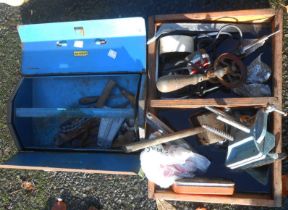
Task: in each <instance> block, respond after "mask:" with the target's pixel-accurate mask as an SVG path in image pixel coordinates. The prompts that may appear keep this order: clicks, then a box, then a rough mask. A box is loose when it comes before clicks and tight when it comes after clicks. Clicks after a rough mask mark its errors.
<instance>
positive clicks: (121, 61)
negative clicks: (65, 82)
mask: <svg viewBox="0 0 288 210" xmlns="http://www.w3.org/2000/svg"><path fill="white" fill-rule="evenodd" d="M18 32H19V35H20V39H21V42H22V45H23V47H22V50H23V52H22V70H21V71H22V74H23V75H40V74H44V75H49V74H55V75H57V74H84V73H114V72H117V73H119V72H123V73H125V72H130V73H131V72H143V71H145V66H146V29H145V20H144V19H143V18H140V17H135V18H118V19H105V20H89V21H75V22H61V23H45V24H34V25H21V26H19V27H18Z"/></svg>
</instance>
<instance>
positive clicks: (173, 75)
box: [149, 24, 280, 98]
mask: <svg viewBox="0 0 288 210" xmlns="http://www.w3.org/2000/svg"><path fill="white" fill-rule="evenodd" d="M219 26H220V25H219ZM242 29H245V27H242ZM171 30H172V29H169V30H168V32H164V33H163V34H161V35H157V36H156V37H155V38H154V39H153V41H155V40H156V39H159V46H160V47H159V50H160V51H159V53H158V54H157V55H156V57H157V59H158V65H157V70H156V74H157V75H156V78H157V81H156V87H157V89H158V91H159V92H160V93H161V95H160V97H161V98H166V97H167V98H169V97H171V98H175V97H176V98H177V96H178V97H179V98H189V97H192V96H193V95H194V96H195V95H196V96H199V97H203V96H205V94H207V93H210V92H212V91H214V92H215V91H218V90H222V89H223V88H224V89H223V91H226V90H231V92H233V93H235V94H237V95H240V96H241V95H244V96H245V91H244V88H246V90H247V91H246V92H251V94H252V93H254V95H253V96H255V94H256V96H267V94H269V93H270V92H271V91H269V90H268V89H267V87H268V88H269V85H267V84H266V83H265V84H261V85H260V84H259V83H256V82H253V83H248V84H246V80H247V81H249V79H250V78H248V77H247V73H248V72H247V65H246V63H245V62H244V60H245V58H246V57H248V56H249V55H250V54H252V53H253V52H255V51H256V50H257V49H258V48H259V47H261V46H263V45H264V44H265V43H266V41H267V40H268V39H269V38H270V37H272V36H274V35H275V34H277V33H279V32H280V31H279V30H278V31H275V32H273V33H271V34H268V35H265V36H263V37H261V38H259V39H247V38H244V37H245V36H244V35H245V34H243V32H242V30H241V27H239V26H236V25H231V24H227V25H225V24H224V25H221V27H219V31H218V32H212V33H211V32H207V33H206V34H205V32H203V33H201V34H198V35H195V34H194V35H191V36H190V37H189V35H187V34H185V30H183V29H182V30H180V31H181V32H182V33H183V35H170V34H171V33H173V31H171ZM164 31H165V30H164ZM177 32H178V34H179V33H180V32H179V31H178V29H177ZM245 32H246V31H245ZM227 40H228V41H229V40H232V41H233V43H234V45H235V47H234V48H232V49H229V44H225V41H227ZM150 42H151V41H150ZM150 42H149V43H150ZM236 43H237V44H236ZM174 45H175V46H176V45H177V46H178V48H176V47H175V46H174ZM222 45H224V46H226V48H227V49H226V51H225V47H224V50H223V49H222V47H221V46H222ZM163 49H165V50H163ZM168 49H169V50H168ZM220 49H221V50H220ZM218 51H219V52H222V53H220V54H219V52H218ZM250 81H251V80H250ZM265 82H267V81H265ZM260 86H261V87H260ZM257 87H259V88H262V89H263V88H265V90H264V89H263V90H262V91H256V89H257Z"/></svg>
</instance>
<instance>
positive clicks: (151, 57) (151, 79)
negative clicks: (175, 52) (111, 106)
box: [147, 17, 156, 112]
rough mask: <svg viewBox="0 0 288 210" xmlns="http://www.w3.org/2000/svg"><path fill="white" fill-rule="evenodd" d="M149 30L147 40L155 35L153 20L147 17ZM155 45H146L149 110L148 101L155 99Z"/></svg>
mask: <svg viewBox="0 0 288 210" xmlns="http://www.w3.org/2000/svg"><path fill="white" fill-rule="evenodd" d="M148 21H149V24H148V25H149V29H148V38H149V39H150V38H152V37H153V36H154V33H155V26H154V18H153V17H149V20H148ZM155 54H156V43H155V42H154V43H151V44H149V45H148V69H147V72H148V85H147V87H148V91H147V103H148V104H147V105H148V107H149V108H150V100H151V99H154V98H155V97H156V81H155V69H156V59H155ZM150 112H151V110H150Z"/></svg>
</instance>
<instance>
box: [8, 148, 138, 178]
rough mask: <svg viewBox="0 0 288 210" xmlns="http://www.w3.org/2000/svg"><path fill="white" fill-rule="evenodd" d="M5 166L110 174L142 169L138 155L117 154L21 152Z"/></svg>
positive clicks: (135, 171)
mask: <svg viewBox="0 0 288 210" xmlns="http://www.w3.org/2000/svg"><path fill="white" fill-rule="evenodd" d="M4 165H17V166H20V167H21V166H30V167H41V168H42V169H45V167H50V168H58V169H60V168H64V169H65V168H66V169H87V170H98V171H99V173H101V172H103V171H110V172H112V173H113V172H124V173H125V172H130V173H131V172H134V173H135V174H136V173H137V172H138V171H139V169H140V160H139V156H138V155H127V154H117V153H103V152H99V153H76V152H74V153H71V152H70V153H65V152H19V153H18V154H17V155H15V156H14V157H12V158H11V159H10V160H8V161H7V162H5V163H4Z"/></svg>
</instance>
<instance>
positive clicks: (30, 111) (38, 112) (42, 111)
mask: <svg viewBox="0 0 288 210" xmlns="http://www.w3.org/2000/svg"><path fill="white" fill-rule="evenodd" d="M57 115H58V116H59V115H63V116H69V117H99V118H102V117H105V118H106V117H109V118H133V117H134V109H132V108H126V109H117V108H113V109H112V108H16V117H55V116H57Z"/></svg>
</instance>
